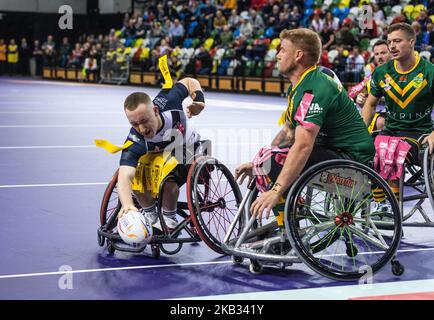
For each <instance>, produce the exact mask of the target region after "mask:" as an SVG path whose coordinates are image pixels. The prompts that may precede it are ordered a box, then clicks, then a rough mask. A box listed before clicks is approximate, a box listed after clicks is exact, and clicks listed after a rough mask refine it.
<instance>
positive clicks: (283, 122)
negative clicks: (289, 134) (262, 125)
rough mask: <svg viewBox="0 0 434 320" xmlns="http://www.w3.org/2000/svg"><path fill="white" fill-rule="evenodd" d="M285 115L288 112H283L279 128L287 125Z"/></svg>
mask: <svg viewBox="0 0 434 320" xmlns="http://www.w3.org/2000/svg"><path fill="white" fill-rule="evenodd" d="M285 114H286V110H284V111H283V112H282V115H281V116H280V119H279V122H278V125H279V126H282V125H284V124H285Z"/></svg>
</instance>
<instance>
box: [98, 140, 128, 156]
mask: <svg viewBox="0 0 434 320" xmlns="http://www.w3.org/2000/svg"><path fill="white" fill-rule="evenodd" d="M132 144H133V142H132V141H130V140H128V141H127V142H125V143H124V145H123V146H120V147H119V146H116V145H114V144H113V143H111V142H109V141H107V140H97V139H95V145H96V146H97V147H100V148H103V149H104V150H106V151H107V152H109V153H116V152H119V151H121V150H124V149H127V148H129V147H130V146H131V145H132Z"/></svg>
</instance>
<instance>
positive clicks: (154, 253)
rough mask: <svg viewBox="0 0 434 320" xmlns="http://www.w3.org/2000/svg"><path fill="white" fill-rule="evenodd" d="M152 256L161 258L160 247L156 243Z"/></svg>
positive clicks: (152, 249) (152, 247)
mask: <svg viewBox="0 0 434 320" xmlns="http://www.w3.org/2000/svg"><path fill="white" fill-rule="evenodd" d="M151 251H152V257H153V258H155V259H159V258H160V255H161V251H160V247H159V246H156V245H152V246H151Z"/></svg>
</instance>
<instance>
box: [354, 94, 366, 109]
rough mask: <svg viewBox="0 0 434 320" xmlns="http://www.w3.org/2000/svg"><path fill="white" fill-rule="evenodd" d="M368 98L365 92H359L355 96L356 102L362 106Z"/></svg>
mask: <svg viewBox="0 0 434 320" xmlns="http://www.w3.org/2000/svg"><path fill="white" fill-rule="evenodd" d="M366 99H368V95H367V94H366V93H363V92H362V93H359V94H358V95H357V97H356V103H357V104H358V105H360V106H363V105H364V104H365V102H366Z"/></svg>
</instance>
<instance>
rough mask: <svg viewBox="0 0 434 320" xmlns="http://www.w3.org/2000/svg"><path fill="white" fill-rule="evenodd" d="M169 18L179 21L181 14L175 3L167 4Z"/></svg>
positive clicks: (169, 2)
mask: <svg viewBox="0 0 434 320" xmlns="http://www.w3.org/2000/svg"><path fill="white" fill-rule="evenodd" d="M167 16H168V17H170V19H178V20H179V12H178V9H177V8H176V5H175V4H174V3H173V1H168V2H167Z"/></svg>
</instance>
